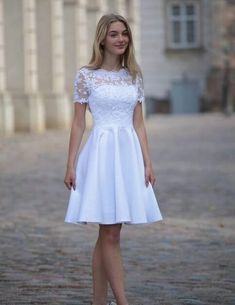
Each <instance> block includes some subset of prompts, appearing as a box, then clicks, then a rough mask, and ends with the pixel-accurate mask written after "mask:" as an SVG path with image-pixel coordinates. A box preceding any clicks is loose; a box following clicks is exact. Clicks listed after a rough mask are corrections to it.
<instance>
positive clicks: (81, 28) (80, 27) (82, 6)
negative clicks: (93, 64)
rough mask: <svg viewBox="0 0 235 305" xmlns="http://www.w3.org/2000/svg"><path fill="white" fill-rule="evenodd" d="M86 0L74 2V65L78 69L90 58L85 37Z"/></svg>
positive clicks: (86, 32) (86, 31)
mask: <svg viewBox="0 0 235 305" xmlns="http://www.w3.org/2000/svg"><path fill="white" fill-rule="evenodd" d="M86 5H87V0H77V2H76V15H75V20H76V21H75V28H76V51H77V52H76V55H77V57H76V67H77V69H79V68H80V67H81V66H84V65H86V64H87V62H88V60H89V59H90V58H89V56H90V54H91V52H90V51H91V50H89V51H88V39H87V36H88V35H87V34H88V30H87V22H88V18H87V7H86Z"/></svg>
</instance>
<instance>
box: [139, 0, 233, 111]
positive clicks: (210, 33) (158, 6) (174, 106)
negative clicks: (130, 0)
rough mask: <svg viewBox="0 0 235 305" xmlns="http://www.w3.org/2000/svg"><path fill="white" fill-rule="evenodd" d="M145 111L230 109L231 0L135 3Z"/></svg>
mask: <svg viewBox="0 0 235 305" xmlns="http://www.w3.org/2000/svg"><path fill="white" fill-rule="evenodd" d="M140 3H141V5H140V22H141V23H140V25H141V59H142V67H143V72H144V76H145V90H146V95H147V97H148V101H147V102H148V103H147V108H148V109H147V113H152V112H160V113H161V112H164V113H169V112H170V113H197V112H204V111H215V110H223V111H234V104H235V69H234V68H235V1H234V0H164V1H163V0H149V1H144V0H141V1H140Z"/></svg>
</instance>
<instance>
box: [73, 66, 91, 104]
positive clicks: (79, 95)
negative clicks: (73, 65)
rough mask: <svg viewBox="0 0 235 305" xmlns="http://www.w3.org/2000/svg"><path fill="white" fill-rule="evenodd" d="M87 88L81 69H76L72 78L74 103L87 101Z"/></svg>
mask: <svg viewBox="0 0 235 305" xmlns="http://www.w3.org/2000/svg"><path fill="white" fill-rule="evenodd" d="M88 98H89V90H88V85H87V81H86V75H85V72H84V71H83V69H80V70H78V72H77V73H76V75H75V79H74V93H73V101H74V103H76V102H78V103H81V104H83V103H88Z"/></svg>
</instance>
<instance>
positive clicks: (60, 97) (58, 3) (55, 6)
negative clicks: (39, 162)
mask: <svg viewBox="0 0 235 305" xmlns="http://www.w3.org/2000/svg"><path fill="white" fill-rule="evenodd" d="M63 7H64V6H63V1H62V0H50V11H51V15H50V17H51V44H52V46H51V52H52V95H51V97H50V99H49V101H47V103H46V118H47V126H48V127H53V128H54V127H56V128H67V127H69V126H70V120H71V107H70V101H69V98H68V96H67V94H66V93H65V71H64V23H63V22H64V14H63V13H64V11H63Z"/></svg>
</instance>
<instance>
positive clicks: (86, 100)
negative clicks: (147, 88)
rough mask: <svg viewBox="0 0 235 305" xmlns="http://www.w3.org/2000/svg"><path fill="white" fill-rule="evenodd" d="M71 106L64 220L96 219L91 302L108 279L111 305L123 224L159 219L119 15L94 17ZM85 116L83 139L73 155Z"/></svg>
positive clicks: (120, 277) (100, 303) (133, 67)
mask: <svg viewBox="0 0 235 305" xmlns="http://www.w3.org/2000/svg"><path fill="white" fill-rule="evenodd" d="M74 85H75V86H74V102H75V111H74V119H73V123H72V129H71V134H70V143H69V153H68V162H67V171H66V175H65V179H64V183H65V185H66V186H67V188H68V189H69V190H70V191H71V193H70V200H69V205H68V209H67V213H66V217H65V222H69V223H77V224H78V223H98V224H99V235H98V239H97V242H96V245H95V249H94V253H93V259H92V275H93V305H106V304H107V290H108V283H109V284H110V286H111V288H112V291H113V294H114V297H115V299H116V302H117V304H118V305H128V301H127V298H126V296H125V291H124V274H123V265H122V258H121V254H120V231H121V227H122V224H123V223H126V224H138V223H139V224H140V223H150V222H154V221H159V220H161V219H162V215H161V212H160V210H159V207H158V203H157V200H156V198H155V195H154V192H153V188H152V186H153V185H154V183H155V180H156V178H155V176H154V173H153V168H152V164H151V160H150V156H149V148H148V142H147V136H146V131H145V126H144V121H143V115H142V102H143V101H144V91H143V81H142V77H141V71H140V68H139V66H138V64H137V63H136V60H135V57H134V48H133V41H132V34H131V30H130V27H129V25H128V23H127V21H126V19H125V18H123V17H122V16H120V15H114V14H109V15H104V16H103V17H102V18H101V19H100V21H99V22H98V25H97V29H96V35H95V40H94V45H93V54H92V57H91V60H90V62H89V64H88V65H87V66H85V67H82V68H81V69H80V70H79V71H78V72H77V74H76V76H75V83H74ZM87 104H89V109H90V111H91V113H92V116H93V121H94V124H93V128H92V130H91V132H90V135H89V137H88V140H87V142H86V144H85V145H84V147H83V149H82V150H81V152H80V154H79V158H78V161H77V165H76V166H75V159H76V155H77V152H78V149H79V146H80V143H81V140H82V136H83V133H84V130H85V110H86V106H87Z"/></svg>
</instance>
